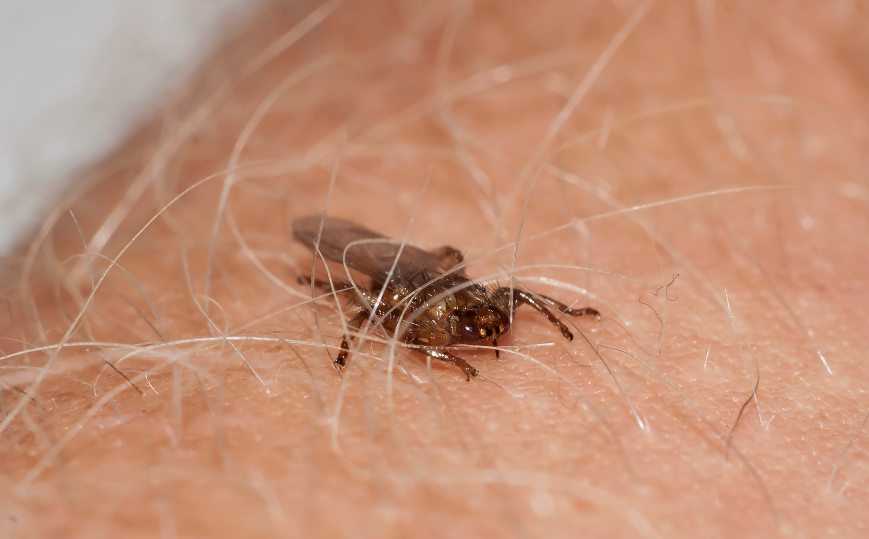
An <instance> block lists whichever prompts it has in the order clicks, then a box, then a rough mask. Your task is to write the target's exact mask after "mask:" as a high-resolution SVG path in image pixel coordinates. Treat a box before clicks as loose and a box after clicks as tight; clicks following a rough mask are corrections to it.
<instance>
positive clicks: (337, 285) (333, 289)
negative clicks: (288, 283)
mask: <svg viewBox="0 0 869 539" xmlns="http://www.w3.org/2000/svg"><path fill="white" fill-rule="evenodd" d="M296 280H297V281H298V283H299V284H301V285H308V286H310V285H311V278H310V277H308V276H306V275H299V277H298V279H296ZM313 281H314V286H315V287H317V288H319V289H320V290H323V291H324V292H330V293H338V294H344V295H345V296H346V297H347V298H349V299H350V301H351V302H353V303H354V304H356V305H358V306H360V307H366V306H368V302H367V301H366V300H365V298H361V297H359V293H358V292H357V291H356V289H355V288H353V286H352V285H351V284H350V283H348V282H345V281H336V280H333V281H332V282H331V283H330V282H329V281H324V280H322V279H317V278H314V279H313Z"/></svg>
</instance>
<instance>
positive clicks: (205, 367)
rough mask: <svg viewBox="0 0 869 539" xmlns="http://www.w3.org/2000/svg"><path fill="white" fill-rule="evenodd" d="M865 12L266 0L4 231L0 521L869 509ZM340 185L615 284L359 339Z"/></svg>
mask: <svg viewBox="0 0 869 539" xmlns="http://www.w3.org/2000/svg"><path fill="white" fill-rule="evenodd" d="M867 23H869V11H867V8H866V6H864V5H862V4H860V3H857V2H848V1H840V2H827V3H799V2H795V1H783V2H776V3H771V2H770V3H755V2H718V3H716V2H713V1H711V0H698V1H697V2H694V3H685V2H679V1H675V0H673V1H668V0H659V1H657V2H650V1H642V2H641V1H636V0H630V1H629V0H619V1H616V0H611V1H587V2H572V3H571V2H559V1H550V2H523V3H518V2H515V3H504V2H499V1H489V2H487V1H481V2H475V3H472V2H469V1H462V0H459V1H457V2H453V3H448V2H438V1H424V0H420V1H409V0H408V1H394V2H386V1H379V0H378V1H371V0H365V1H362V0H346V1H344V2H340V1H329V2H325V3H322V2H293V3H288V4H286V5H284V4H275V5H272V6H268V7H266V8H265V9H264V10H263V13H262V14H261V16H259V17H258V18H256V19H255V21H254V22H253V23H252V24H251V25H250V26H249V27H247V28H244V29H241V31H240V32H239V33H238V35H236V36H235V37H233V38H232V39H231V40H229V41H228V42H227V44H226V46H225V47H224V48H223V49H222V50H221V51H219V53H218V54H215V56H214V57H213V58H212V59H211V60H210V61H208V62H207V63H206V64H204V65H203V66H202V68H201V70H200V71H199V72H198V73H197V75H196V76H195V77H194V79H193V80H191V82H190V83H189V85H188V88H187V89H186V90H185V92H184V93H183V95H181V96H178V97H176V98H174V99H172V100H170V102H168V103H167V104H166V106H165V107H164V108H163V109H161V110H160V111H158V112H156V113H154V117H153V119H152V120H151V121H149V122H147V123H146V124H145V125H143V126H142V127H141V129H140V130H139V131H138V132H136V133H135V134H134V135H133V136H131V137H130V139H129V140H127V141H124V142H122V143H119V148H118V150H117V151H116V152H115V153H114V154H113V155H111V156H108V157H107V158H106V159H105V160H104V161H103V162H101V163H98V164H96V165H94V167H93V168H92V169H91V170H88V171H86V172H85V173H83V174H82V175H81V178H80V180H79V181H78V182H76V183H75V185H74V187H73V188H72V189H71V190H70V191H69V192H68V193H66V194H65V195H64V196H63V197H61V200H60V202H59V203H58V205H57V208H56V210H55V211H54V212H52V213H51V214H50V215H47V216H46V218H45V221H44V226H43V227H42V228H41V229H40V230H38V231H35V232H34V233H33V234H32V235H31V237H30V238H29V239H28V240H27V241H25V242H24V243H22V245H21V247H20V248H19V249H18V250H17V251H16V252H15V253H14V255H12V256H10V257H8V258H7V259H6V261H5V264H4V266H3V273H2V284H3V293H4V297H5V299H6V306H7V307H6V308H5V309H2V312H0V324H2V326H0V327H2V333H0V335H2V337H3V343H2V357H3V359H2V364H0V365H2V370H0V386H2V393H0V396H2V399H0V404H2V409H3V418H4V420H3V423H2V424H0V454H2V456H3V458H2V462H3V464H2V475H0V485H2V486H0V488H2V490H0V531H2V533H0V535H2V536H5V537H44V536H64V537H89V538H92V537H118V536H124V537H157V536H159V537H357V536H365V537H408V536H413V537H471V536H487V537H488V536H491V537H555V538H559V537H576V536H587V537H697V536H714V537H770V536H775V535H781V536H786V537H818V536H835V537H860V536H863V535H864V534H865V533H866V529H867V527H869V517H867V516H866V515H867V514H869V513H867V510H869V502H867V498H866V496H865V492H866V489H867V487H869V453H867V450H869V433H867V432H862V431H861V429H862V426H863V422H864V420H865V418H866V416H867V412H869V396H867V395H866V392H865V388H866V387H867V381H869V367H867V362H866V361H865V360H864V353H863V352H864V350H866V349H867V345H869V342H867V337H866V332H865V331H864V330H863V321H864V320H865V319H866V316H867V307H866V306H867V305H869V288H867V282H866V271H865V268H866V266H867V262H869V257H867V249H866V247H867V245H866V239H865V238H867V228H869V227H867V225H869V218H867V215H869V214H867V211H866V205H867V203H869V186H867V184H866V172H867V170H869V161H867V159H866V155H867V151H866V150H867V142H869V122H867V120H866V118H867V117H869V116H867V100H866V95H867V94H866V86H867V82H869V71H867V68H866V66H867V65H869V64H867V62H866V59H867V58H866V53H865V51H866V50H867V48H866V46H867V43H866V40H867V37H866V35H865V31H864V30H861V29H865V28H866V24H867ZM324 211H326V212H327V213H328V214H329V215H334V216H338V217H342V218H345V219H350V220H352V221H356V222H359V223H362V224H364V225H365V226H367V227H368V228H371V229H372V230H376V231H378V232H380V233H383V234H385V235H388V236H389V237H392V238H396V239H397V240H398V241H402V240H403V239H404V240H405V241H408V242H411V243H413V244H414V245H418V246H421V247H424V248H429V249H433V248H436V247H439V246H442V245H445V244H446V245H451V246H454V247H456V248H458V249H460V250H461V251H463V252H464V253H465V261H466V262H467V263H468V266H467V272H468V274H469V275H470V276H471V277H473V278H475V279H477V280H479V281H480V282H485V283H486V284H488V285H491V286H494V285H495V284H496V283H499V284H501V285H504V284H509V283H511V282H512V283H513V285H514V286H515V287H517V288H519V287H526V288H528V289H530V290H534V291H537V292H539V293H541V294H546V295H548V296H552V297H554V298H557V299H558V300H560V301H563V302H564V303H566V304H568V305H570V306H572V307H576V308H581V307H585V306H590V307H594V308H596V309H598V310H599V311H600V312H601V313H602V315H603V320H602V321H600V322H597V321H595V320H591V319H570V318H563V319H562V320H563V321H564V322H565V323H567V324H568V325H570V324H571V323H574V324H576V326H571V331H572V332H573V333H574V335H575V338H574V340H573V341H572V342H567V341H566V340H565V339H563V337H562V336H561V334H560V333H559V332H558V331H557V330H556V329H555V328H553V327H552V326H551V325H550V324H549V323H547V322H546V321H545V320H544V319H542V318H541V317H540V316H539V315H537V314H536V313H534V312H533V311H532V310H531V309H527V310H526V309H521V310H519V311H517V312H516V313H515V318H514V320H513V323H512V328H511V332H510V334H509V335H508V336H507V338H506V339H504V341H503V342H499V346H500V347H501V354H500V355H501V357H500V358H499V359H496V358H495V354H494V352H493V351H492V350H491V349H473V348H468V349H463V350H458V351H455V353H457V354H459V355H461V357H463V358H464V359H466V360H467V361H468V362H469V363H470V364H471V365H473V366H474V367H476V368H477V369H478V370H479V371H480V372H481V373H482V374H483V375H485V376H486V377H487V378H489V379H490V380H491V381H492V382H495V383H491V382H489V381H487V380H485V379H481V378H476V379H473V380H472V381H471V382H466V381H465V377H464V375H463V374H462V373H461V372H460V371H459V370H458V369H456V368H455V367H453V366H450V365H445V364H438V363H433V364H427V362H426V360H425V357H424V356H422V355H420V354H418V353H415V352H412V351H408V350H405V349H403V348H402V347H401V346H400V345H399V344H396V343H395V341H393V340H391V339H390V338H389V336H388V335H386V334H383V333H381V332H379V331H378V330H377V328H376V327H371V328H369V329H368V330H367V331H368V337H367V338H357V339H356V341H355V342H356V345H355V346H356V349H355V350H356V352H355V353H354V354H351V356H350V358H349V360H348V366H347V367H346V368H345V369H344V371H343V373H342V374H340V375H339V373H338V372H337V371H336V370H335V369H334V368H333V367H332V363H331V361H330V355H331V357H332V358H334V357H335V356H336V353H337V349H338V345H339V344H340V341H341V336H342V332H343V324H346V322H347V320H348V318H349V317H350V316H352V314H353V313H354V312H355V311H354V309H353V308H352V306H347V302H346V300H344V299H343V298H341V297H338V298H336V297H335V296H334V295H331V294H324V293H322V292H321V291H315V292H314V293H315V295H316V296H317V298H316V301H314V302H313V303H312V301H311V289H310V287H306V286H303V285H300V284H298V283H297V278H298V277H299V276H300V275H308V274H310V272H311V268H312V258H311V255H310V253H309V252H308V251H307V250H306V249H305V248H304V247H303V246H301V245H298V244H294V243H293V242H292V233H291V231H290V228H289V225H290V223H291V222H292V220H293V219H295V218H298V217H300V216H303V215H309V214H315V213H322V212H324ZM517 239H518V243H517ZM316 274H317V276H318V277H319V278H322V279H328V278H329V277H330V275H331V277H332V278H333V279H335V280H345V279H346V276H345V275H344V273H343V269H342V268H341V267H340V266H336V265H331V266H330V267H329V271H328V272H327V271H326V268H324V267H323V266H322V264H320V265H319V267H318V269H317V271H316ZM354 278H355V279H360V276H359V275H358V274H356V275H354ZM359 284H364V282H360V283H359ZM94 291H95V292H94ZM92 292H93V294H92ZM338 306H340V307H341V308H342V309H343V316H342V314H341V312H342V311H340V310H339V309H338V308H337V307H338Z"/></svg>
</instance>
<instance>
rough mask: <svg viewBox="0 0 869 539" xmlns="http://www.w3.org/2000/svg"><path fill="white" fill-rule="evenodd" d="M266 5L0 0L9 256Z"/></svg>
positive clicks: (0, 165) (1, 192)
mask: <svg viewBox="0 0 869 539" xmlns="http://www.w3.org/2000/svg"><path fill="white" fill-rule="evenodd" d="M258 4H259V0H44V1H40V0H0V254H2V253H6V252H8V251H9V250H10V249H11V248H12V247H14V245H15V243H16V242H17V241H18V240H19V239H20V238H21V237H22V235H25V234H27V233H28V232H30V231H31V230H32V229H33V227H34V226H35V225H36V224H37V223H38V222H39V221H40V218H41V216H42V212H43V211H45V209H46V208H47V207H49V206H50V205H51V204H52V202H54V201H56V200H57V197H58V195H59V194H60V193H61V192H62V190H63V188H62V182H63V180H65V179H67V178H69V177H70V176H71V175H72V174H73V172H74V171H75V170H76V169H77V168H79V167H82V166H84V165H86V164H88V163H90V162H93V161H94V160H96V159H98V158H99V157H100V156H101V155H103V154H105V153H106V152H108V151H110V150H111V149H112V148H113V146H114V145H115V144H117V143H118V142H119V141H120V140H122V138H123V137H124V135H125V134H126V133H128V132H129V130H131V129H132V128H133V127H134V125H135V124H136V123H137V122H138V121H139V120H140V119H141V118H142V117H143V116H144V115H146V114H147V112H148V111H149V110H151V109H152V108H153V107H155V106H157V105H159V104H160V102H161V101H162V99H163V96H165V94H166V93H167V92H168V91H171V90H172V89H173V88H177V87H178V86H180V85H181V84H183V83H184V80H185V75H186V74H187V73H189V71H191V70H192V69H193V68H195V66H196V64H197V62H199V61H200V60H201V58H202V57H203V56H204V55H206V54H207V53H208V51H209V50H210V49H211V48H212V47H213V46H215V45H216V44H217V43H218V42H219V41H220V40H221V36H222V35H223V34H224V31H225V30H226V28H227V27H228V23H229V22H235V23H237V22H238V21H239V20H240V19H243V18H244V14H246V13H248V12H250V11H252V10H253V9H255V8H256V7H257V6H258Z"/></svg>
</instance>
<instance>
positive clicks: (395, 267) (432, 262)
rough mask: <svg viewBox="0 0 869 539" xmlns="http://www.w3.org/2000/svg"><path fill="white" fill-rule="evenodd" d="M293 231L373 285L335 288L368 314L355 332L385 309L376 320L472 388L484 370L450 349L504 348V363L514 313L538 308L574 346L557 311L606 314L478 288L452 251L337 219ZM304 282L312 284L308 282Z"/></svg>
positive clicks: (303, 223) (311, 219)
mask: <svg viewBox="0 0 869 539" xmlns="http://www.w3.org/2000/svg"><path fill="white" fill-rule="evenodd" d="M321 224H322V230H321ZM292 228H293V236H294V237H295V239H296V240H297V241H298V242H300V243H302V244H303V245H305V246H306V247H307V248H308V249H311V251H317V250H318V251H319V253H320V254H321V255H322V256H323V258H325V259H326V260H328V261H331V262H338V263H345V264H346V265H347V267H348V268H351V269H353V270H356V271H358V272H360V273H362V274H363V275H365V276H367V277H368V278H369V279H371V283H370V286H369V287H368V289H361V288H359V289H358V292H357V290H356V289H354V288H352V287H351V286H350V284H349V283H345V282H340V281H335V282H334V283H333V285H334V287H335V289H336V290H341V289H344V290H345V291H346V292H347V293H348V294H349V295H350V299H351V301H353V303H355V304H356V305H358V306H359V307H360V311H359V312H358V313H356V315H355V316H353V318H351V319H350V322H349V323H348V324H347V326H348V330H349V331H351V332H353V333H356V332H358V331H359V330H360V328H361V327H362V326H363V324H364V323H365V321H366V320H367V319H368V318H370V317H371V310H372V308H373V307H374V305H375V304H377V309H376V312H375V317H374V318H375V319H376V320H378V321H380V323H382V324H383V326H384V327H385V328H386V329H387V330H389V331H391V332H396V331H399V330H400V331H401V335H399V338H401V339H402V340H403V341H404V342H405V343H407V344H408V345H410V347H411V348H413V349H415V350H418V351H420V352H422V353H424V354H427V355H429V356H431V357H433V358H435V359H439V360H441V361H446V362H448V363H452V364H453V365H455V366H457V367H459V368H460V369H462V371H463V372H464V373H465V376H466V377H467V379H468V380H470V379H471V376H477V370H476V369H475V368H474V367H472V366H471V365H469V364H468V363H467V362H466V361H465V360H464V359H462V358H460V357H457V356H454V355H453V354H451V353H450V352H449V351H448V348H449V347H450V346H453V345H456V344H478V343H487V342H491V343H492V345H493V346H495V347H496V348H495V355H496V356H497V355H499V353H498V349H497V346H498V339H499V338H500V337H501V335H503V334H504V333H506V332H507V330H508V329H509V328H510V316H509V315H508V313H509V312H510V310H511V309H512V310H515V309H516V307H518V306H520V305H530V306H531V307H534V308H535V309H536V310H537V311H538V312H539V313H540V314H542V315H543V316H545V317H546V319H547V320H548V321H549V322H550V323H551V324H552V325H554V326H555V327H557V328H558V329H559V330H560V331H561V333H562V335H564V336H565V337H566V338H567V339H568V340H573V334H572V333H571V332H570V330H569V329H568V328H567V326H566V325H564V324H563V323H562V322H561V321H560V320H559V319H558V317H557V316H556V315H555V314H553V313H552V311H550V310H549V308H552V307H554V308H555V309H557V310H559V311H561V312H563V313H565V314H569V315H571V316H594V317H596V318H597V319H598V320H600V313H599V312H598V311H597V310H595V309H592V308H584V309H571V308H569V307H568V306H567V305H565V304H563V303H560V302H558V301H556V300H554V299H552V298H548V297H546V296H541V295H539V294H529V293H527V292H524V291H522V290H517V289H513V290H512V291H511V289H510V288H509V287H501V288H495V289H493V290H492V289H488V290H487V289H486V288H485V287H483V286H482V285H480V284H478V283H476V282H474V281H473V280H471V279H470V278H469V277H468V276H467V275H466V274H465V273H464V270H463V269H461V268H455V266H457V265H459V264H460V263H461V262H462V260H463V256H462V253H461V252H459V251H458V250H457V249H454V248H452V247H449V246H444V247H440V248H438V249H435V250H433V251H424V250H422V249H419V248H417V247H413V246H412V245H404V246H403V247H402V246H401V245H399V244H398V242H395V241H393V240H390V239H388V238H386V237H385V236H382V235H380V234H378V233H376V232H373V231H371V230H369V229H367V228H365V227H363V226H360V225H358V224H356V223H353V222H351V221H347V220H344V219H338V218H336V217H326V218H325V219H323V218H322V217H321V216H319V215H311V216H308V217H302V218H299V219H296V220H295V221H293V225H292ZM399 250H400V252H399ZM399 254H400V256H399ZM396 258H398V260H397V261H396ZM454 268H455V269H454ZM450 270H452V271H450ZM300 281H302V282H309V280H308V279H306V278H303V279H300ZM314 284H315V285H316V286H318V287H320V288H324V289H326V290H331V289H332V285H330V283H329V282H324V281H320V280H317V279H315V280H314ZM381 292H382V297H381V298H380V302H379V303H378V301H377V298H378V296H380V295H381ZM414 313H416V314H415V315H414V316H410V315H411V314H414ZM408 318H409V319H408ZM351 339H352V336H350V335H345V336H344V339H343V341H341V350H340V352H339V353H338V357H337V359H336V360H335V363H336V365H337V367H338V368H339V369H340V368H342V367H344V365H345V364H346V362H347V355H348V353H349V351H350V340H351Z"/></svg>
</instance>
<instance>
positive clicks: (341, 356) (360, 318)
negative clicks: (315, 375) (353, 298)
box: [335, 310, 371, 370]
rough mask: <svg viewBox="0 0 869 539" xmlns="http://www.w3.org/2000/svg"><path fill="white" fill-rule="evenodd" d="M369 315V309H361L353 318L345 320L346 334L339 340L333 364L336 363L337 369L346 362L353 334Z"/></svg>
mask: <svg viewBox="0 0 869 539" xmlns="http://www.w3.org/2000/svg"><path fill="white" fill-rule="evenodd" d="M370 315H371V311H368V310H362V311H359V312H358V313H356V314H355V315H354V316H353V318H351V319H350V321H349V322H347V334H345V335H344V339H342V340H341V351H340V352H338V357H337V358H336V359H335V364H336V365H338V370H341V368H342V367H344V365H345V364H346V363H347V355H348V354H349V353H350V342H351V341H352V340H353V334H354V333H356V332H357V331H359V328H361V327H362V324H364V323H365V320H367V319H368V317H369V316H370Z"/></svg>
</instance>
